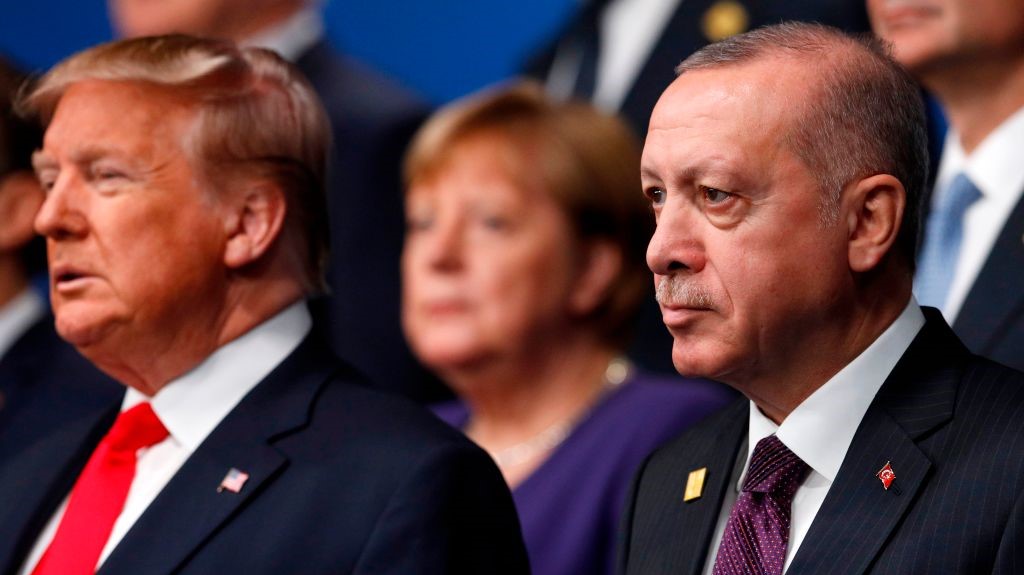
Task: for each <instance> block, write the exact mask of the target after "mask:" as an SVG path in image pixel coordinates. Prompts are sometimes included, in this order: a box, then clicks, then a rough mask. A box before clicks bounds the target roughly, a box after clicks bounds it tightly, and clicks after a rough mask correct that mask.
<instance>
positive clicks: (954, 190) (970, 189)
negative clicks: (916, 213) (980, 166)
mask: <svg viewBox="0 0 1024 575" xmlns="http://www.w3.org/2000/svg"><path fill="white" fill-rule="evenodd" d="M979 198H981V191H980V190H979V189H978V187H977V186H975V185H974V182H972V181H971V179H970V178H969V177H967V174H965V173H963V172H961V173H959V174H957V175H956V177H955V178H953V181H952V182H950V183H949V187H948V188H947V189H946V194H945V195H944V196H943V197H942V201H941V202H940V204H941V205H940V207H939V209H941V210H946V211H949V212H952V213H954V214H963V213H964V212H965V211H967V208H969V207H971V204H973V203H974V202H976V201H978V199H979Z"/></svg>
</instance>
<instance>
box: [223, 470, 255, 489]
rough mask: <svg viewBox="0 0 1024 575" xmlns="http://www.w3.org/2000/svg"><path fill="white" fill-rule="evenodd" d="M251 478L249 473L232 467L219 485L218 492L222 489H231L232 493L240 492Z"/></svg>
mask: <svg viewBox="0 0 1024 575" xmlns="http://www.w3.org/2000/svg"><path fill="white" fill-rule="evenodd" d="M248 480H249V474H248V473H246V472H244V471H240V470H238V469H235V468H234V467H232V468H231V469H229V470H228V474H227V475H225V476H224V479H222V480H221V481H220V485H219V486H217V493H221V492H222V491H225V490H226V491H230V492H231V493H238V492H239V491H241V490H242V486H243V485H245V482H246V481H248Z"/></svg>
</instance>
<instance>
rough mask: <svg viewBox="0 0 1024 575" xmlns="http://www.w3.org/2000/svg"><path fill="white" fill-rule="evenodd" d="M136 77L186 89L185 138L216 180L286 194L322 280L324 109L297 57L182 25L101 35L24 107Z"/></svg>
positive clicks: (48, 107)
mask: <svg viewBox="0 0 1024 575" xmlns="http://www.w3.org/2000/svg"><path fill="white" fill-rule="evenodd" d="M83 81H111V82H134V83H142V84H146V85H150V86H156V87H158V88H161V89H166V90H168V91H170V92H171V93H174V94H178V95H181V96H182V97H183V98H184V99H185V101H186V102H187V103H188V105H190V106H191V107H194V108H195V110H196V112H197V122H196V125H195V129H194V130H193V132H192V134H191V135H190V137H188V138H187V140H188V141H186V142H183V145H184V146H185V147H186V149H187V150H188V151H189V153H190V154H192V156H193V159H194V160H195V165H196V167H197V168H198V169H199V171H200V173H201V174H202V175H203V177H204V178H205V179H206V181H207V182H209V183H211V184H213V185H214V187H215V188H216V187H223V186H225V185H227V183H228V182H230V181H231V180H232V178H234V177H237V176H238V175H247V176H254V177H260V178H266V179H268V180H270V181H272V182H274V183H275V184H277V185H279V186H280V187H281V189H282V190H283V191H284V193H285V196H286V198H287V200H286V201H287V215H286V219H285V227H284V241H285V242H286V243H287V244H288V245H290V246H291V249H292V254H293V255H294V256H295V257H296V258H298V259H299V261H300V262H301V264H302V269H303V270H304V272H305V273H304V276H305V277H304V278H303V280H304V284H305V288H306V291H307V292H316V291H319V290H322V289H323V287H324V280H323V277H324V269H325V267H326V264H327V249H328V247H327V246H328V243H327V240H328V237H327V234H328V231H327V216H326V213H327V210H326V197H325V188H324V185H325V184H324V178H325V169H326V154H327V149H328V146H329V144H330V128H329V123H328V120H327V115H326V113H325V112H324V110H323V106H322V105H321V104H320V101H319V99H318V98H317V96H316V93H315V92H314V91H313V88H312V86H311V85H310V84H309V82H308V81H307V80H306V79H305V78H304V77H303V76H302V74H301V72H299V71H298V69H296V68H295V67H294V66H293V65H291V64H290V63H288V62H287V61H285V60H284V59H283V58H281V57H280V56H278V55H277V54H275V53H274V52H271V51H269V50H264V49H261V48H239V47H237V46H236V45H235V44H234V43H232V42H230V41H225V40H211V39H201V38H194V37H190V36H185V35H177V34H176V35H168V36H153V37H146V38H134V39H128V40H120V41H116V42H110V43H106V44H101V45H99V46H96V47H93V48H90V49H88V50H84V51H82V52H79V53H77V54H75V55H73V56H71V57H69V58H67V59H65V60H64V61H62V62H60V63H59V64H57V65H56V66H55V67H54V68H53V69H51V70H50V71H49V72H48V73H47V74H45V75H44V76H43V77H42V78H40V79H39V80H38V81H37V82H35V83H34V84H31V85H29V86H26V88H25V90H24V91H23V94H22V96H21V98H20V101H19V104H18V108H19V111H20V112H21V113H22V114H24V115H33V116H38V117H39V118H40V119H41V120H42V121H43V123H44V124H47V123H49V121H50V120H51V118H52V116H53V113H54V110H55V109H56V107H57V104H58V102H59V101H60V99H61V97H62V96H63V95H64V93H65V92H66V91H67V90H68V89H69V88H70V87H71V85H72V84H75V83H78V82H83Z"/></svg>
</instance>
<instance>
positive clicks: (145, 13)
mask: <svg viewBox="0 0 1024 575" xmlns="http://www.w3.org/2000/svg"><path fill="white" fill-rule="evenodd" d="M108 4H109V8H110V17H111V21H112V22H113V24H114V27H115V28H116V29H117V31H118V33H119V34H120V35H121V36H124V37H128V38H134V37H139V36H148V35H153V34H170V33H183V34H192V35H197V36H206V37H211V38H226V39H230V40H234V41H235V42H237V43H239V44H241V45H245V46H259V47H262V48H270V49H272V50H274V51H276V52H278V53H279V54H281V55H282V56H284V57H285V58H286V59H288V60H289V61H291V62H294V63H295V64H296V65H297V66H298V68H299V69H300V70H302V73H303V74H305V75H306V77H307V78H309V80H310V82H312V84H313V87H314V89H316V91H317V94H318V95H319V96H320V99H321V101H322V102H323V103H324V107H325V108H326V110H327V115H328V117H329V118H330V125H331V130H332V132H333V136H334V145H333V146H332V149H331V152H330V156H329V160H328V195H327V206H328V215H329V222H330V230H331V238H330V241H331V265H330V266H329V267H328V270H327V283H328V285H329V286H330V295H329V297H326V298H320V299H318V300H317V301H315V302H314V308H313V309H314V318H315V320H316V322H317V327H318V328H319V329H323V330H324V331H325V332H326V333H327V334H328V338H329V340H330V343H331V347H332V348H333V349H334V350H335V353H337V354H338V355H339V356H341V357H343V358H344V359H346V360H347V361H349V362H351V363H352V364H353V365H355V366H356V367H357V368H358V369H359V370H360V371H362V372H363V373H365V374H366V375H367V376H368V377H369V378H370V380H371V381H373V382H374V384H376V385H380V386H384V387H386V388H389V389H396V390H398V391H401V392H403V393H405V394H406V395H409V396H410V397H412V398H414V399H417V400H420V401H427V400H432V399H439V398H443V397H447V395H448V392H447V390H446V389H445V388H444V387H443V386H442V384H441V383H440V382H439V381H438V380H437V379H436V378H434V377H433V376H432V375H431V374H429V373H428V372H427V371H426V370H425V369H424V368H423V367H422V366H421V365H420V364H419V362H417V361H416V360H415V359H414V357H413V355H412V353H411V352H410V351H409V348H408V345H407V344H406V342H405V339H404V338H403V336H402V331H401V326H400V321H399V294H400V286H401V280H400V276H399V258H400V254H401V251H402V241H403V237H404V233H405V216H404V209H403V201H402V198H403V194H402V189H401V173H402V156H403V154H404V153H405V148H406V145H407V144H408V142H409V140H410V139H411V137H412V134H413V132H415V130H416V129H417V128H418V127H419V125H420V123H421V122H422V120H423V118H424V117H425V116H426V115H427V113H428V112H429V109H428V107H427V105H426V104H425V103H424V102H422V101H421V100H420V99H419V98H418V97H416V96H415V95H413V94H412V93H411V92H409V91H408V90H406V89H405V88H404V87H402V86H400V85H398V84H397V83H396V82H394V81H392V80H391V79H390V78H387V77H385V76H383V75H381V74H379V73H377V72H375V71H373V70H371V69H369V68H367V67H366V66H364V65H362V64H360V63H358V62H356V61H355V60H352V59H350V58H347V57H345V56H344V55H342V54H339V53H338V52H337V51H336V50H335V49H334V47H332V46H331V45H330V43H329V42H328V41H327V39H326V37H325V26H324V22H323V19H322V17H321V15H320V11H319V6H318V4H319V2H317V1H316V0H208V1H204V2H192V1H186V2H181V1H171V2H157V3H154V2H150V1H148V0H109V3H108Z"/></svg>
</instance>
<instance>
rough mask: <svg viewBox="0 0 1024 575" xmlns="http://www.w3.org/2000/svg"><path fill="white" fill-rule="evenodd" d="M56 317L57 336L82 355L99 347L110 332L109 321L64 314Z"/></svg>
mask: <svg viewBox="0 0 1024 575" xmlns="http://www.w3.org/2000/svg"><path fill="white" fill-rule="evenodd" d="M56 317H57V319H56V322H55V324H56V329H57V334H58V335H59V336H60V337H61V339H63V340H64V341H66V342H68V343H69V344H71V345H72V346H74V347H75V348H76V349H77V350H78V351H80V352H82V353H83V354H86V351H87V350H89V349H92V348H95V347H96V346H98V345H100V344H101V343H102V342H103V341H104V340H105V339H107V336H108V334H109V332H110V326H111V322H109V321H97V320H95V319H89V318H83V317H78V316H76V315H75V314H64V313H58V314H57V316H56Z"/></svg>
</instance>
